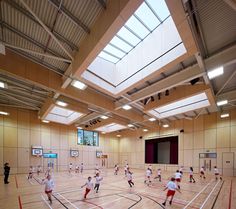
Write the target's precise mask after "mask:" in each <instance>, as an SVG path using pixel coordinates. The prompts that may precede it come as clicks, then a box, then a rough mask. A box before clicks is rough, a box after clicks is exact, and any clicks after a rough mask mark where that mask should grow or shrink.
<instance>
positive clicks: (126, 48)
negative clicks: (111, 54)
mask: <svg viewBox="0 0 236 209" xmlns="http://www.w3.org/2000/svg"><path fill="white" fill-rule="evenodd" d="M110 43H111V44H113V45H114V46H117V47H118V48H121V49H122V50H123V51H126V52H127V53H128V52H129V51H130V50H131V49H132V48H133V47H132V46H130V45H129V44H127V43H125V42H124V41H122V40H121V39H120V38H118V37H117V36H114V38H113V39H112V40H111V42H110Z"/></svg>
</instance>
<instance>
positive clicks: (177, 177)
mask: <svg viewBox="0 0 236 209" xmlns="http://www.w3.org/2000/svg"><path fill="white" fill-rule="evenodd" d="M181 178H182V174H181V173H180V171H179V170H177V171H176V173H175V180H176V182H177V186H178V189H180V182H181Z"/></svg>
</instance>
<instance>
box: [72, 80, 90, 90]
mask: <svg viewBox="0 0 236 209" xmlns="http://www.w3.org/2000/svg"><path fill="white" fill-rule="evenodd" d="M71 85H72V86H74V87H75V88H77V89H80V90H84V89H86V88H87V85H86V84H84V83H82V82H81V81H76V80H74V81H72V83H71Z"/></svg>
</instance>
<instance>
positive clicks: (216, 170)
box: [214, 166, 222, 180]
mask: <svg viewBox="0 0 236 209" xmlns="http://www.w3.org/2000/svg"><path fill="white" fill-rule="evenodd" d="M214 174H215V178H216V180H218V176H219V175H220V172H219V170H218V168H217V166H214ZM220 180H222V177H221V176H220Z"/></svg>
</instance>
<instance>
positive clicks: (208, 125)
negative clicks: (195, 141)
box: [204, 113, 217, 130]
mask: <svg viewBox="0 0 236 209" xmlns="http://www.w3.org/2000/svg"><path fill="white" fill-rule="evenodd" d="M216 119H217V115H216V113H212V114H210V115H204V127H205V130H207V129H213V128H214V129H215V128H216V127H217V123H216V121H217V120H216Z"/></svg>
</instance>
